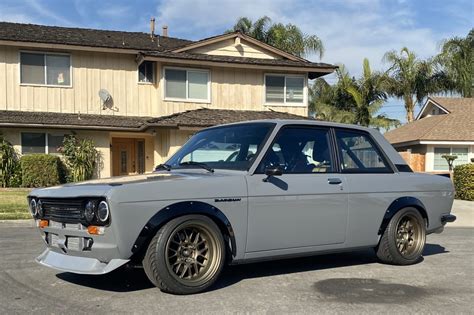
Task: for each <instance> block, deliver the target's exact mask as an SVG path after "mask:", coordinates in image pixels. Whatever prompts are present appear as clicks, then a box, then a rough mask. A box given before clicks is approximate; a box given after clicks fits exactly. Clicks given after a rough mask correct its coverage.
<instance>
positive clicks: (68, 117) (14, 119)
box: [0, 108, 310, 131]
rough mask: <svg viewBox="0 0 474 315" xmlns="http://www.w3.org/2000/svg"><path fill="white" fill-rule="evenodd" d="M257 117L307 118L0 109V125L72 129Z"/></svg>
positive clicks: (206, 123)
mask: <svg viewBox="0 0 474 315" xmlns="http://www.w3.org/2000/svg"><path fill="white" fill-rule="evenodd" d="M261 119H310V118H307V117H303V116H298V115H292V114H288V113H283V112H275V111H249V110H228V109H208V108H202V109H196V110H189V111H186V112H181V113H176V114H173V115H169V116H163V117H158V118H151V117H134V116H115V115H93V114H69V113H49V112H23V111H6V110H2V111H0V126H4V127H24V126H30V127H50V128H66V129H67V128H73V129H106V130H127V131H128V130H129V131H143V130H145V129H147V128H148V127H168V128H179V127H196V128H205V127H211V126H215V125H220V124H228V123H234V122H240V121H248V120H261Z"/></svg>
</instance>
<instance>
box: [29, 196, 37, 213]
mask: <svg viewBox="0 0 474 315" xmlns="http://www.w3.org/2000/svg"><path fill="white" fill-rule="evenodd" d="M37 210H38V209H37V208H36V200H34V199H31V200H30V212H31V214H32V215H33V216H36V214H37Z"/></svg>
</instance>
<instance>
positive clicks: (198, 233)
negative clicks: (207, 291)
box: [165, 222, 222, 286]
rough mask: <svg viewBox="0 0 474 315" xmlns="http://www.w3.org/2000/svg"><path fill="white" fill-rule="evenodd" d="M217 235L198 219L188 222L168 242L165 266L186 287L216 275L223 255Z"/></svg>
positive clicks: (196, 284) (180, 226)
mask: <svg viewBox="0 0 474 315" xmlns="http://www.w3.org/2000/svg"><path fill="white" fill-rule="evenodd" d="M220 251H221V247H220V246H218V243H217V237H216V236H215V235H214V233H213V231H210V230H209V229H208V228H207V227H206V226H205V225H203V224H200V223H199V222H185V223H183V224H181V225H179V226H178V227H177V228H176V229H175V230H174V231H173V233H172V234H171V236H170V237H169V239H168V242H167V244H166V253H165V255H166V258H165V259H166V265H167V268H168V270H169V272H170V273H171V274H172V275H173V277H174V278H175V279H176V280H177V281H179V282H181V283H182V284H184V285H186V286H199V285H202V284H203V283H206V282H207V281H208V280H209V279H210V278H212V277H213V276H214V274H215V273H216V270H217V269H218V267H219V265H220V263H221V262H220V259H221V256H222V254H221V253H220Z"/></svg>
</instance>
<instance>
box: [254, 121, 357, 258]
mask: <svg viewBox="0 0 474 315" xmlns="http://www.w3.org/2000/svg"><path fill="white" fill-rule="evenodd" d="M330 139H331V138H330V131H329V129H325V128H319V127H318V128H313V127H298V126H290V127H284V128H283V129H282V130H280V132H279V134H278V135H277V136H276V138H275V141H274V143H273V144H272V146H271V147H270V148H269V150H268V152H267V153H266V155H265V157H264V158H263V160H262V162H261V163H260V165H259V166H258V168H257V170H256V172H255V173H256V174H253V175H251V176H248V177H247V182H248V196H249V199H248V201H249V214H248V234H247V248H246V252H247V256H248V257H249V258H250V257H259V256H261V254H262V253H263V252H264V251H269V250H271V251H281V252H282V253H284V252H285V250H289V249H293V250H294V249H297V250H296V251H306V250H314V247H315V246H320V245H330V244H342V243H344V242H345V237H346V227H347V216H348V194H347V193H346V191H345V190H344V185H345V178H344V177H343V176H341V174H340V173H334V170H335V168H334V167H335V165H334V153H333V150H331V147H330V143H331V140H330ZM275 167H279V168H280V169H281V170H282V172H283V174H282V175H281V176H271V177H268V178H267V176H266V175H265V174H264V172H265V169H268V168H275ZM259 253H260V254H259Z"/></svg>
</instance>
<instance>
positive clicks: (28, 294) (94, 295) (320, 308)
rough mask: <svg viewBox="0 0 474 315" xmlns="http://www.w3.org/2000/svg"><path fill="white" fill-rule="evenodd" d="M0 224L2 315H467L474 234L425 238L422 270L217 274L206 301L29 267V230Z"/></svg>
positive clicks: (292, 266) (337, 258)
mask: <svg viewBox="0 0 474 315" xmlns="http://www.w3.org/2000/svg"><path fill="white" fill-rule="evenodd" d="M10 225H11V224H9V223H0V313H2V314H10V313H22V314H23V313H26V312H35V313H42V314H43V313H56V314H57V313H92V312H95V313H130V312H134V313H148V314H150V313H164V312H166V313H168V314H174V313H219V314H222V313H235V312H238V313H272V314H273V313H352V314H353V313H388V312H390V313H392V314H393V313H407V312H408V313H448V312H449V313H454V314H458V313H470V312H472V311H473V307H474V229H473V228H447V229H446V230H445V232H444V233H443V234H440V235H437V234H435V235H430V236H428V239H427V246H426V250H425V253H424V261H422V262H420V263H419V264H416V265H413V266H405V267H399V266H388V265H382V264H379V263H377V262H376V260H375V258H374V255H373V253H372V251H370V250H366V251H359V252H354V253H345V254H333V255H324V256H314V257H308V258H302V259H293V260H284V261H275V262H270V263H258V264H249V265H240V266H231V267H228V268H227V269H225V271H224V273H223V274H222V276H221V278H220V280H219V281H218V283H217V285H216V286H215V287H214V288H213V289H212V290H211V291H209V292H206V293H202V294H197V295H193V296H173V295H169V294H164V293H162V292H160V291H159V290H158V289H156V288H154V287H152V285H151V284H150V283H149V282H148V280H147V279H146V277H145V275H144V273H143V271H142V270H141V269H126V268H124V269H120V270H117V271H114V272H113V273H111V274H108V275H104V276H81V275H75V274H71V273H63V272H56V271H54V270H51V269H49V268H46V267H42V266H39V265H37V264H36V263H35V262H34V260H33V259H34V257H36V256H37V255H38V254H39V253H40V252H41V251H42V248H43V245H42V241H41V240H40V238H39V234H38V232H37V231H36V230H35V229H34V228H31V227H25V226H21V225H20V226H13V227H12V226H10Z"/></svg>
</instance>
